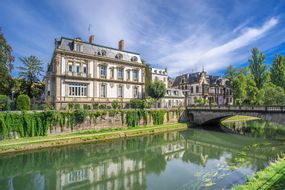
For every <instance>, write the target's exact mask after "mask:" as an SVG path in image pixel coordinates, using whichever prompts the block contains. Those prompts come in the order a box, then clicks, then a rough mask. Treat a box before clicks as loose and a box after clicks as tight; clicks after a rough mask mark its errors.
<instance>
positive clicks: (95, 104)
mask: <svg viewBox="0 0 285 190" xmlns="http://www.w3.org/2000/svg"><path fill="white" fill-rule="evenodd" d="M92 106H93V109H94V110H97V109H98V108H99V104H98V103H97V102H95V103H93V104H92Z"/></svg>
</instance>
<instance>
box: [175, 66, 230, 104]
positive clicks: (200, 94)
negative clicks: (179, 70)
mask: <svg viewBox="0 0 285 190" xmlns="http://www.w3.org/2000/svg"><path fill="white" fill-rule="evenodd" d="M173 87H174V88H178V89H181V90H183V93H184V95H185V96H186V97H187V98H186V104H187V105H194V104H195V99H198V98H202V99H208V101H209V104H217V105H233V102H234V100H233V90H232V89H231V88H230V86H229V80H228V79H226V78H222V77H219V76H213V75H207V73H206V72H205V71H202V72H197V73H188V74H183V75H180V76H178V77H176V78H175V80H174V82H173Z"/></svg>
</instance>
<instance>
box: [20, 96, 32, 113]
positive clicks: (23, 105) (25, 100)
mask: <svg viewBox="0 0 285 190" xmlns="http://www.w3.org/2000/svg"><path fill="white" fill-rule="evenodd" d="M30 107H31V100H30V97H29V96H27V95H25V94H21V95H19V96H18V97H17V109H18V110H21V111H24V110H30Z"/></svg>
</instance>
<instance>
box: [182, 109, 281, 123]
mask: <svg viewBox="0 0 285 190" xmlns="http://www.w3.org/2000/svg"><path fill="white" fill-rule="evenodd" d="M185 111H187V115H188V117H189V120H190V121H192V122H194V123H196V124H198V125H213V124H218V123H219V122H220V121H221V120H223V119H225V118H227V117H231V116H235V115H246V116H253V117H258V118H261V119H263V120H266V121H271V122H275V123H278V124H281V125H285V106H221V107H211V106H188V107H187V109H186V110H185Z"/></svg>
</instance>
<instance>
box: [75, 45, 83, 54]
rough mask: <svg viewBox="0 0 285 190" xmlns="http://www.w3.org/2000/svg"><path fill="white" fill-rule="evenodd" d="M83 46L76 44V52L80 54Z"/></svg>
mask: <svg viewBox="0 0 285 190" xmlns="http://www.w3.org/2000/svg"><path fill="white" fill-rule="evenodd" d="M81 46H82V45H81V44H76V45H75V50H76V51H78V52H80V51H81Z"/></svg>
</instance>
